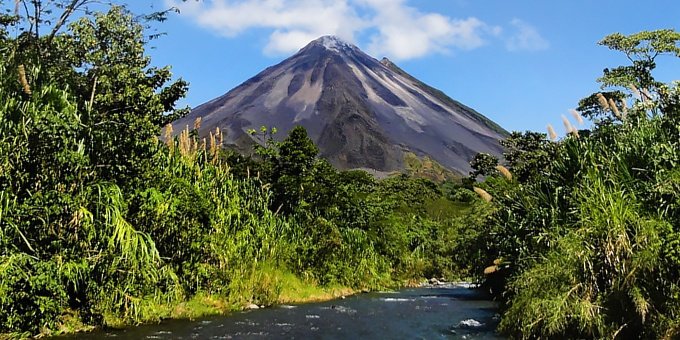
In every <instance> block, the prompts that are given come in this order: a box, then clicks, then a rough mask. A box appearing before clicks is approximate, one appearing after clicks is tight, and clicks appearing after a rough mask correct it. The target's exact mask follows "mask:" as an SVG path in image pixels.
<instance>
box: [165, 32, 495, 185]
mask: <svg viewBox="0 0 680 340" xmlns="http://www.w3.org/2000/svg"><path fill="white" fill-rule="evenodd" d="M198 117H202V124H201V128H200V131H199V135H200V136H202V137H205V136H206V135H207V134H208V133H209V131H214V130H215V128H216V127H219V128H220V129H221V130H222V131H224V132H225V143H228V144H233V145H236V146H237V147H241V148H244V147H247V146H248V145H252V143H253V141H252V139H251V137H250V136H248V135H247V133H246V131H247V130H248V129H251V128H253V129H259V127H260V126H263V125H264V126H268V127H276V128H277V129H278V130H279V131H280V132H279V134H278V135H279V137H280V138H283V137H285V136H286V134H287V131H288V130H290V129H292V128H293V127H294V126H295V125H302V126H304V127H305V128H306V129H307V131H308V132H309V135H310V137H311V138H312V139H313V140H314V141H315V142H316V143H317V145H318V146H319V148H320V150H321V156H323V157H325V158H326V159H328V160H329V161H330V162H331V163H332V164H333V165H335V166H336V167H338V168H340V169H353V168H369V169H374V170H377V171H394V170H400V169H403V168H404V153H405V152H413V153H415V154H416V155H419V156H426V155H427V156H429V157H431V158H432V159H434V160H436V161H437V162H439V163H441V164H442V165H444V166H446V167H448V168H449V169H452V170H455V171H458V172H461V173H467V171H468V170H469V169H470V167H469V164H468V162H469V161H470V160H471V159H472V157H473V156H474V155H475V154H476V153H477V152H486V153H490V154H494V155H500V153H501V152H502V148H501V146H500V144H499V143H498V141H499V139H502V138H503V137H505V136H507V132H506V131H505V130H503V129H502V128H501V127H499V126H498V125H496V124H495V123H493V122H492V121H490V120H489V119H487V118H486V117H484V116H482V115H481V114H479V113H477V112H476V111H474V110H472V109H470V108H469V107H467V106H465V105H463V104H461V103H459V102H457V101H455V100H453V99H451V98H449V97H448V96H446V95H445V94H444V93H442V92H441V91H438V90H436V89H434V88H432V87H429V86H428V85H426V84H424V83H422V82H420V81H419V80H417V79H415V78H414V77H412V76H410V75H409V74H407V73H406V72H404V71H403V70H401V69H399V68H398V67H397V66H396V65H394V64H393V63H392V62H390V61H389V60H387V59H383V61H382V62H380V61H378V60H376V59H374V58H372V57H370V56H368V55H367V54H365V53H363V52H362V51H361V50H359V49H358V48H357V47H356V46H354V45H351V44H348V43H346V42H343V41H341V40H340V39H338V38H336V37H332V36H326V37H322V38H319V39H317V40H315V41H312V42H311V43H310V44H309V45H307V46H306V47H304V48H302V49H301V50H300V51H299V52H298V53H296V54H295V55H293V56H292V57H290V58H288V59H286V60H284V61H283V62H281V63H279V64H278V65H275V66H272V67H269V68H267V69H265V70H264V71H262V72H261V73H260V74H258V75H256V76H255V77H253V78H251V79H249V80H247V81H246V82H244V83H243V84H241V85H239V86H238V87H236V88H234V89H233V90H231V91H229V92H228V93H227V94H225V95H223V96H221V97H218V98H216V99H213V100H211V101H209V102H207V103H205V104H202V105H200V106H198V107H197V108H195V109H194V110H193V111H192V112H191V113H190V114H189V115H188V116H186V117H184V118H182V119H180V120H178V121H176V122H174V123H173V125H174V129H175V131H178V130H180V129H183V128H185V126H187V125H188V126H192V124H193V121H194V120H195V119H196V118H198Z"/></svg>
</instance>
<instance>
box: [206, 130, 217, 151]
mask: <svg viewBox="0 0 680 340" xmlns="http://www.w3.org/2000/svg"><path fill="white" fill-rule="evenodd" d="M208 140H209V141H210V145H209V151H210V154H211V155H212V156H213V157H215V156H216V155H217V147H216V146H215V135H214V134H213V133H212V131H210V133H209V134H208Z"/></svg>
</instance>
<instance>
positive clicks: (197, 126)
mask: <svg viewBox="0 0 680 340" xmlns="http://www.w3.org/2000/svg"><path fill="white" fill-rule="evenodd" d="M202 121H203V118H202V117H198V118H196V119H195V120H194V130H196V131H198V130H199V129H200V128H201V122H202Z"/></svg>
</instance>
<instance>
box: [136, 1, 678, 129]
mask: <svg viewBox="0 0 680 340" xmlns="http://www.w3.org/2000/svg"><path fill="white" fill-rule="evenodd" d="M128 4H129V6H130V9H131V10H133V11H134V12H138V13H139V12H149V11H152V10H161V9H167V8H171V7H175V8H177V9H178V10H179V13H175V14H172V15H170V18H169V20H168V21H166V22H163V23H159V24H156V25H155V29H158V30H159V31H161V32H164V33H165V34H166V35H164V36H163V37H161V38H160V39H156V40H153V41H152V42H151V43H150V49H149V54H150V55H151V57H152V60H153V63H154V64H155V65H158V66H161V65H171V66H172V69H173V74H174V75H175V76H177V77H181V78H183V79H185V80H187V81H188V82H189V83H190V91H189V94H188V96H187V98H186V99H185V100H184V101H183V102H182V103H181V104H182V105H188V106H191V107H194V106H197V105H200V104H202V103H204V102H206V101H208V100H211V99H213V98H215V97H218V96H220V95H222V94H224V93H226V92H227V91H229V90H230V89H232V88H234V87H236V86H237V85H239V84H240V83H242V82H244V81H245V80H247V79H248V78H250V77H252V76H254V75H256V74H257V73H259V72H260V71H262V70H263V69H265V68H266V67H268V66H272V65H274V64H277V63H278V62H280V61H282V60H283V59H285V58H287V57H288V56H290V55H292V54H294V53H295V52H296V51H297V50H298V49H300V48H302V47H303V46H304V45H306V44H307V43H308V42H310V41H311V40H313V39H315V38H318V37H320V36H323V35H337V36H339V37H341V38H342V39H344V40H347V41H349V42H351V43H354V44H355V45H357V46H358V47H359V48H361V49H362V50H364V51H365V52H367V53H368V54H370V55H372V56H373V57H375V58H377V59H380V58H382V57H388V58H389V59H391V60H392V61H394V62H395V63H396V64H397V65H398V66H399V67H401V68H402V69H404V70H405V71H407V72H409V73H410V74H411V75H413V76H415V77H416V78H418V79H420V80H421V81H423V82H425V83H427V84H429V85H431V86H433V87H435V88H438V89H440V90H442V91H443V92H445V93H446V94H448V95H449V96H450V97H452V98H454V99H456V100H458V101H460V102H462V103H463V104H465V105H467V106H470V107H472V108H473V109H475V110H477V111H479V112H480V113H482V114H483V115H485V116H487V117H489V118H490V119H491V120H493V121H495V122H497V123H498V124H500V125H501V126H502V127H504V128H505V129H507V130H509V131H525V130H532V131H541V132H545V129H546V126H547V124H552V125H553V126H555V127H556V129H557V130H558V132H562V134H563V133H564V129H563V128H562V123H561V119H562V118H561V116H562V115H566V116H569V109H572V108H574V107H576V106H577V104H578V101H579V99H581V98H583V97H585V96H587V95H589V94H591V93H593V92H596V91H598V90H599V89H600V87H599V85H598V83H597V82H596V79H597V78H598V77H599V76H600V75H601V74H602V70H603V69H604V68H612V67H616V66H619V65H626V64H627V59H626V58H625V56H624V55H623V54H621V53H619V52H616V51H611V50H609V49H607V48H606V47H603V46H599V45H598V44H597V42H598V41H599V40H601V39H602V38H603V37H604V36H606V35H608V34H611V33H615V32H620V33H623V34H631V33H636V32H639V31H642V30H655V29H665V28H674V29H679V30H680V1H678V0H650V1H645V2H642V1H631V0H616V1H614V0H600V1H593V0H570V1H566V0H565V1H560V0H556V1H547V0H198V1H197V0H188V1H182V0H148V1H141V0H138V1H128ZM678 70H680V59H677V58H674V57H670V56H668V57H660V58H659V59H658V69H657V72H656V73H655V75H656V77H657V78H658V79H660V80H662V81H665V82H669V81H672V80H678V79H680V72H678Z"/></svg>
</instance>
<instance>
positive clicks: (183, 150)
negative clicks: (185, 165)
mask: <svg viewBox="0 0 680 340" xmlns="http://www.w3.org/2000/svg"><path fill="white" fill-rule="evenodd" d="M190 151H191V141H190V140H189V126H188V125H187V127H186V128H185V129H184V130H182V132H181V133H180V134H179V153H180V154H181V155H182V156H186V155H188V154H189V152H190Z"/></svg>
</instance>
